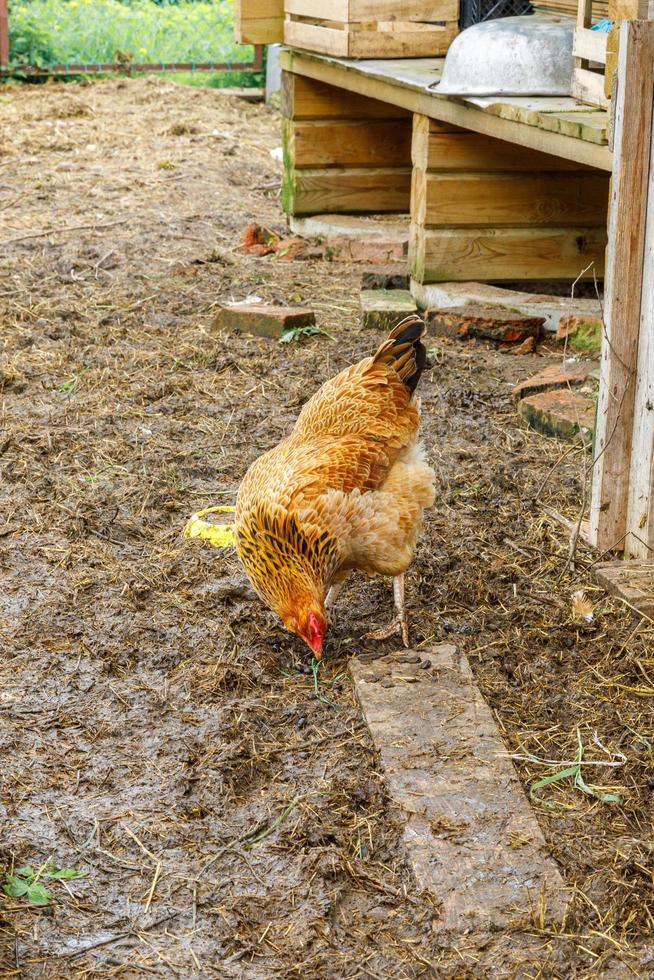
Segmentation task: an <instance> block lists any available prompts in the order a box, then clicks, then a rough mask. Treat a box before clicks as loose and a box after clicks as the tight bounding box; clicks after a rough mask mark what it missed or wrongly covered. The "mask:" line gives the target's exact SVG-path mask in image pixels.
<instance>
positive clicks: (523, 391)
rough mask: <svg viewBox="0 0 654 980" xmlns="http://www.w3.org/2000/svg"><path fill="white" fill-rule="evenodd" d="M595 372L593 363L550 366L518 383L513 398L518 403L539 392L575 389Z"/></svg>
mask: <svg viewBox="0 0 654 980" xmlns="http://www.w3.org/2000/svg"><path fill="white" fill-rule="evenodd" d="M597 370H598V368H597V364H595V362H594V361H566V362H565V363H564V364H550V366H549V367H546V368H544V369H543V370H542V371H539V372H538V374H534V375H533V376H532V377H531V378H527V380H526V381H520V382H519V383H518V384H517V385H516V386H515V388H514V389H513V397H514V398H515V399H516V401H519V400H520V399H521V398H526V397H527V396H528V395H537V394H538V393H539V392H541V391H551V390H552V389H554V388H566V389H567V388H568V387H571V388H576V387H579V385H583V384H585V383H586V382H587V381H588V380H589V379H590V378H592V377H593V374H594V373H595V372H596V371H597Z"/></svg>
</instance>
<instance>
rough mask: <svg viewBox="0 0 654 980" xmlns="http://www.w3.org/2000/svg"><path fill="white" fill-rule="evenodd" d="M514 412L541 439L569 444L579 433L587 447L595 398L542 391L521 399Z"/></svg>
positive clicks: (579, 393)
mask: <svg viewBox="0 0 654 980" xmlns="http://www.w3.org/2000/svg"><path fill="white" fill-rule="evenodd" d="M518 412H519V413H520V415H521V416H522V417H523V419H525V421H526V422H527V424H528V425H529V426H530V427H531V428H532V429H536V431H537V432H541V433H542V434H543V435H545V436H553V437H554V438H555V439H563V440H565V441H568V442H572V441H573V440H575V439H577V438H578V436H579V433H580V432H581V434H582V435H583V436H584V437H585V441H586V442H587V444H588V445H590V443H591V440H592V435H593V432H594V429H595V398H594V397H593V396H592V395H591V394H584V393H582V392H579V391H568V390H567V389H565V390H563V389H559V390H555V391H542V392H540V394H538V395H529V397H528V398H523V399H522V401H521V402H520V404H519V405H518Z"/></svg>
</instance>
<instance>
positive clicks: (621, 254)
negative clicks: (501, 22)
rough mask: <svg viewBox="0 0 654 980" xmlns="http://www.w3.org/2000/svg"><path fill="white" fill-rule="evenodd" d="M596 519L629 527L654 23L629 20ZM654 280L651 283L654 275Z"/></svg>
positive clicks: (597, 526) (623, 43)
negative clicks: (628, 512)
mask: <svg viewBox="0 0 654 980" xmlns="http://www.w3.org/2000/svg"><path fill="white" fill-rule="evenodd" d="M618 72H619V84H618V90H617V99H616V105H615V110H614V111H615V122H614V126H615V130H614V131H615V150H614V169H613V182H612V191H611V200H610V205H609V249H608V257H607V278H606V287H605V301H604V310H605V317H606V336H605V337H604V338H603V339H602V362H601V376H600V392H599V401H598V406H597V427H596V434H595V460H594V467H593V486H592V498H591V512H590V527H591V535H592V540H593V543H594V544H595V545H596V546H597V547H598V548H601V549H602V550H605V549H608V548H616V547H617V548H621V547H622V546H623V543H624V538H625V534H626V532H627V503H628V497H629V471H630V460H631V449H632V432H633V421H634V393H635V377H636V367H637V358H638V334H639V324H640V316H641V293H642V279H643V260H644V255H645V236H646V226H647V191H648V181H649V175H650V165H651V164H650V156H651V142H652V109H653V105H652V103H653V93H654V23H652V22H646V21H623V23H622V27H621V35H620V55H619V68H618ZM650 287H651V283H650Z"/></svg>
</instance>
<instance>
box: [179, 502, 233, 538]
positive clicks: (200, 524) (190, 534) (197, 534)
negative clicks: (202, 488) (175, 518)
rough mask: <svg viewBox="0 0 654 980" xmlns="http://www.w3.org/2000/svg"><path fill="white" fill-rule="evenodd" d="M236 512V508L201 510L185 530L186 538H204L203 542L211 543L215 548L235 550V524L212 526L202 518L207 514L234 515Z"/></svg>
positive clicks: (194, 515)
mask: <svg viewBox="0 0 654 980" xmlns="http://www.w3.org/2000/svg"><path fill="white" fill-rule="evenodd" d="M235 510H236V507H207V508H206V510H199V511H198V512H197V514H193V516H192V517H191V518H190V520H189V522H188V524H187V525H186V527H185V528H184V537H185V538H202V540H203V541H209V542H210V543H211V544H212V545H213V546H214V548H233V547H234V525H233V524H211V523H210V522H209V521H203V520H202V518H203V517H204V516H205V514H233V513H234V511H235Z"/></svg>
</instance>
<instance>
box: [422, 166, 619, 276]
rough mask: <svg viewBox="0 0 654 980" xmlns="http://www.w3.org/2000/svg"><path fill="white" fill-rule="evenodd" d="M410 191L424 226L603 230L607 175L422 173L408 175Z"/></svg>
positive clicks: (607, 183) (607, 188) (604, 224)
mask: <svg viewBox="0 0 654 980" xmlns="http://www.w3.org/2000/svg"><path fill="white" fill-rule="evenodd" d="M478 166H479V169H481V161H480V162H479V164H478ZM414 194H415V200H414V201H413V202H412V207H411V213H412V215H413V217H414V218H415V220H416V221H418V222H419V223H420V224H422V225H424V226H427V227H429V226H435V227H438V228H443V227H450V228H456V227H460V228H464V227H471V228H475V227H476V228H482V227H485V226H488V227H491V228H500V227H514V228H515V227H522V228H525V227H527V226H528V227H529V228H533V227H535V226H538V225H541V226H543V227H545V226H549V227H556V228H563V227H573V228H590V227H601V228H602V230H603V231H604V229H605V228H606V210H607V202H608V196H609V178H608V176H607V175H606V174H601V173H599V174H590V173H583V174H576V173H562V174H539V173H535V174H534V173H515V174H504V173H494V174H493V173H466V174H464V173H457V174H448V173H429V172H428V173H425V174H424V175H422V179H415V180H414ZM578 271H579V272H581V269H579V270H578Z"/></svg>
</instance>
